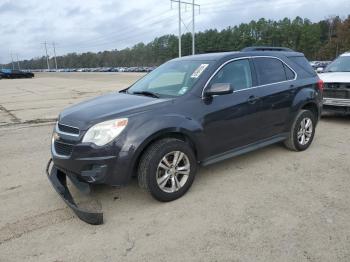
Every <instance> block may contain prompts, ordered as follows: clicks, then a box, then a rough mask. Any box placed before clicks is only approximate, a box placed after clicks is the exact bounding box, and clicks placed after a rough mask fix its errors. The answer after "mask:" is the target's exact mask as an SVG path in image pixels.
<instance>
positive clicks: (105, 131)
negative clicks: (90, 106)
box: [83, 118, 128, 146]
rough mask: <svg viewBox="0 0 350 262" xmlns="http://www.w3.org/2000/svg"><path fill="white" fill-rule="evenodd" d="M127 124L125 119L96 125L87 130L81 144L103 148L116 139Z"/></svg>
mask: <svg viewBox="0 0 350 262" xmlns="http://www.w3.org/2000/svg"><path fill="white" fill-rule="evenodd" d="M127 124H128V119H127V118H119V119H114V120H109V121H105V122H101V123H98V124H96V125H94V126H92V127H90V128H89V130H88V131H87V132H86V134H85V135H84V138H83V143H94V144H95V145H97V146H103V145H105V144H107V143H109V142H111V141H112V140H113V139H114V138H116V137H117V136H118V135H119V134H120V133H121V132H122V131H123V130H124V128H125V127H126V125H127Z"/></svg>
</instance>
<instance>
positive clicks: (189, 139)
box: [132, 128, 199, 174]
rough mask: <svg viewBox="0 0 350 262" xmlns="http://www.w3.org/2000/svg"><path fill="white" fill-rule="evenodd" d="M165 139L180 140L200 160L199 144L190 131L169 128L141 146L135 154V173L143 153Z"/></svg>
mask: <svg viewBox="0 0 350 262" xmlns="http://www.w3.org/2000/svg"><path fill="white" fill-rule="evenodd" d="M163 138H176V139H179V140H182V141H184V142H186V143H188V144H189V145H190V147H191V148H192V150H193V153H194V155H195V157H196V159H198V152H199V149H198V144H197V143H196V142H195V141H196V140H195V138H194V137H193V136H192V135H191V134H190V132H189V131H186V130H184V129H180V128H167V129H164V130H160V131H158V132H156V133H154V134H152V135H150V136H149V137H148V138H146V139H145V140H144V141H143V143H142V144H141V145H140V146H139V148H138V150H137V151H136V152H135V153H136V154H135V156H134V158H133V161H132V166H133V173H134V174H136V171H137V168H138V163H139V161H140V158H141V156H142V155H143V153H144V152H145V151H146V150H147V148H149V146H151V145H152V144H153V143H154V142H156V141H158V140H160V139H163Z"/></svg>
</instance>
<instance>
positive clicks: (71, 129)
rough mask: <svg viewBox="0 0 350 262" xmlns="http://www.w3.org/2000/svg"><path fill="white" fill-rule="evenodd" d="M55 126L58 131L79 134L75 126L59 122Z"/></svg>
mask: <svg viewBox="0 0 350 262" xmlns="http://www.w3.org/2000/svg"><path fill="white" fill-rule="evenodd" d="M57 126H58V131H61V132H65V133H69V134H74V135H79V129H78V128H76V127H72V126H67V125H63V124H60V123H58V125H57Z"/></svg>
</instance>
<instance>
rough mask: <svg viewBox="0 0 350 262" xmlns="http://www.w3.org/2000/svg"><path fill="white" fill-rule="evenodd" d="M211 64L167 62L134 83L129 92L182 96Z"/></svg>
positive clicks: (160, 95) (204, 62)
mask: <svg viewBox="0 0 350 262" xmlns="http://www.w3.org/2000/svg"><path fill="white" fill-rule="evenodd" d="M209 64H210V62H208V61H186V60H183V61H170V62H167V63H165V64H163V65H161V66H160V67H158V68H157V69H155V70H154V71H152V72H150V73H149V74H147V75H146V76H145V77H143V78H141V79H140V80H139V81H137V82H136V83H135V84H133V85H132V86H131V87H130V88H129V89H128V90H127V92H128V93H130V94H145V95H147V94H155V95H156V96H158V97H162V96H164V97H176V96H181V95H183V94H185V93H187V92H188V91H190V90H191V89H192V87H193V86H194V84H195V83H196V82H197V80H198V79H199V78H200V76H201V75H202V73H203V72H204V71H205V70H207V68H208V66H209Z"/></svg>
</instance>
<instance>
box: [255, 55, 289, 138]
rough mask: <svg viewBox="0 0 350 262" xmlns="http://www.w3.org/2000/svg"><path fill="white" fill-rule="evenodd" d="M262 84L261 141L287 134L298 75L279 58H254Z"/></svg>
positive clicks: (259, 93) (259, 82)
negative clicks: (285, 129)
mask: <svg viewBox="0 0 350 262" xmlns="http://www.w3.org/2000/svg"><path fill="white" fill-rule="evenodd" d="M253 62H254V68H255V71H256V76H257V82H258V86H259V87H258V88H257V90H258V94H257V96H259V97H260V99H261V103H260V106H261V108H259V115H260V118H259V119H260V127H261V128H262V129H261V133H260V135H259V134H257V135H258V136H259V137H260V138H261V139H264V138H269V137H272V136H274V135H277V134H280V133H282V132H283V131H284V128H285V125H286V123H287V121H288V116H289V113H290V108H291V106H292V102H293V97H294V96H293V94H294V92H295V87H294V80H295V78H296V73H295V72H294V71H293V70H292V69H291V68H290V67H289V66H288V65H287V64H285V63H284V62H282V60H280V59H278V58H276V57H255V58H253Z"/></svg>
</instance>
